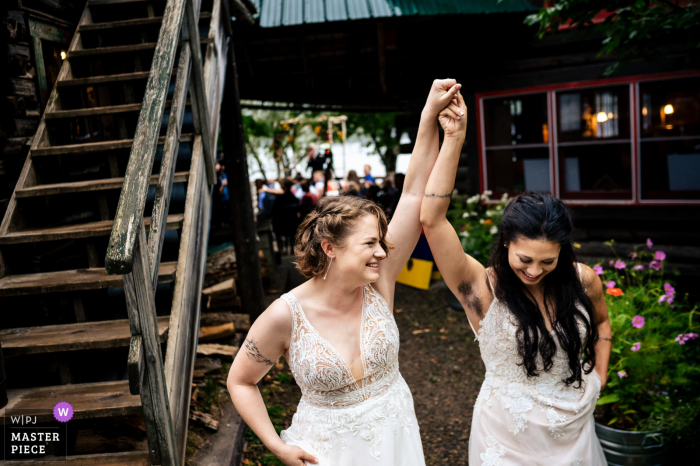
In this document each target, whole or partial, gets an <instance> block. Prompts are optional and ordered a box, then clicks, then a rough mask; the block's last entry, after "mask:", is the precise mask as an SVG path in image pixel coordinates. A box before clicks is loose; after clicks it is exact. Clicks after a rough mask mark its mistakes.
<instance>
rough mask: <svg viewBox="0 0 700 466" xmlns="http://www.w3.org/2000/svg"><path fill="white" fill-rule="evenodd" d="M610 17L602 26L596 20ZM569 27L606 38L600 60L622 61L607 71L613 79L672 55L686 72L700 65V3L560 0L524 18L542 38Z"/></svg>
mask: <svg viewBox="0 0 700 466" xmlns="http://www.w3.org/2000/svg"><path fill="white" fill-rule="evenodd" d="M602 11H606V12H609V13H610V15H609V16H607V17H606V18H605V20H604V21H602V22H600V23H597V24H596V23H594V22H593V18H594V17H595V16H596V15H598V13H600V12H602ZM569 20H570V21H571V25H572V27H574V28H577V27H578V28H580V27H585V28H590V30H592V31H600V32H602V34H603V35H604V36H605V38H604V39H603V42H602V44H601V45H602V47H601V49H600V53H599V54H598V56H601V55H608V56H610V57H611V58H613V59H616V60H618V61H617V62H616V63H614V64H613V65H611V66H609V67H608V69H606V70H605V74H606V75H610V74H612V73H615V72H616V71H618V70H619V69H620V68H621V67H623V66H625V65H626V64H627V63H628V62H629V60H631V59H633V58H639V57H644V58H645V59H648V60H653V59H658V58H662V57H664V56H665V55H666V54H667V53H668V52H669V51H672V52H673V53H682V54H684V55H685V56H686V66H688V67H694V66H697V65H698V64H699V63H700V3H698V1H697V0H690V1H684V0H556V1H555V2H549V1H548V2H545V6H544V7H543V8H542V9H540V11H539V12H537V13H535V14H532V15H529V16H528V17H526V18H525V24H527V25H530V26H533V25H537V26H538V29H539V30H538V36H539V37H540V38H542V37H543V36H544V35H545V34H546V33H548V32H550V31H557V30H558V29H559V26H560V25H562V24H566V23H567V22H568V21H569Z"/></svg>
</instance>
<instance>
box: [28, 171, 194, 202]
mask: <svg viewBox="0 0 700 466" xmlns="http://www.w3.org/2000/svg"><path fill="white" fill-rule="evenodd" d="M188 177H189V172H178V173H175V176H173V183H185V182H187V178H188ZM158 178H159V175H152V176H151V182H150V183H151V185H154V184H157V183H158ZM123 185H124V178H123V177H120V178H108V179H103V180H89V181H76V182H74V183H54V184H42V185H39V186H32V187H30V188H19V189H16V190H15V197H16V198H18V199H22V198H27V197H36V196H50V195H54V194H67V193H79V192H85V191H106V190H109V189H121V188H122V186H123Z"/></svg>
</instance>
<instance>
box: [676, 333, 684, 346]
mask: <svg viewBox="0 0 700 466" xmlns="http://www.w3.org/2000/svg"><path fill="white" fill-rule="evenodd" d="M685 340H686V339H684V338H683V334H682V333H679V334H678V336H677V337H676V341H677V342H678V344H679V345H685Z"/></svg>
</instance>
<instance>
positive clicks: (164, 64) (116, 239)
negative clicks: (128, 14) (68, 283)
mask: <svg viewBox="0 0 700 466" xmlns="http://www.w3.org/2000/svg"><path fill="white" fill-rule="evenodd" d="M190 2H191V0H178V1H169V2H167V4H166V7H165V13H164V14H163V26H162V27H161V28H160V33H159V34H158V46H157V47H156V50H155V53H154V56H153V64H152V65H151V74H150V75H149V77H148V83H147V84H146V91H145V93H144V98H143V106H142V109H141V112H140V113H139V119H138V123H137V126H136V134H135V135H134V144H133V146H132V148H131V155H130V156H129V164H128V165H127V167H126V174H125V176H124V179H125V181H124V189H122V192H121V195H120V196H119V204H118V206H117V213H116V215H115V217H114V230H113V231H112V235H111V237H110V239H109V245H108V247H107V256H106V258H105V269H107V271H108V272H109V273H111V274H126V273H129V272H131V270H132V267H133V261H134V245H135V242H136V238H137V236H138V235H137V233H138V231H139V230H140V228H141V227H140V226H141V223H142V217H143V210H144V207H145V205H146V196H147V195H148V185H149V181H150V179H151V170H152V169H153V159H154V157H155V152H156V146H157V145H158V136H159V133H160V127H161V120H162V116H163V110H164V108H165V100H166V97H167V94H168V87H169V85H170V76H171V75H172V69H173V61H174V60H175V52H176V49H177V42H178V38H179V36H180V26H181V25H182V19H183V15H184V14H185V11H184V10H185V8H184V6H185V5H184V3H188V4H189V3H190ZM195 26H196V23H195ZM192 48H193V49H196V50H199V48H198V47H192ZM143 246H144V247H146V245H145V244H144V245H143ZM149 283H150V277H149Z"/></svg>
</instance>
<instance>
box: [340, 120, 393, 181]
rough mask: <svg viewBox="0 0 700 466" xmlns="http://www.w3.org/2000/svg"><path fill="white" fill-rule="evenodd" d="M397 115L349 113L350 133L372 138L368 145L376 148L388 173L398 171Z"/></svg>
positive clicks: (350, 134)
mask: <svg viewBox="0 0 700 466" xmlns="http://www.w3.org/2000/svg"><path fill="white" fill-rule="evenodd" d="M396 116H397V113H349V114H348V122H347V125H348V135H349V136H353V135H361V134H364V135H366V136H368V137H369V139H370V140H369V141H368V142H367V144H366V145H367V147H373V148H374V152H375V153H376V154H377V155H379V158H380V159H381V161H382V164H384V167H385V168H386V172H387V173H389V172H393V171H396V157H397V156H398V155H399V132H398V131H397V130H396Z"/></svg>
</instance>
